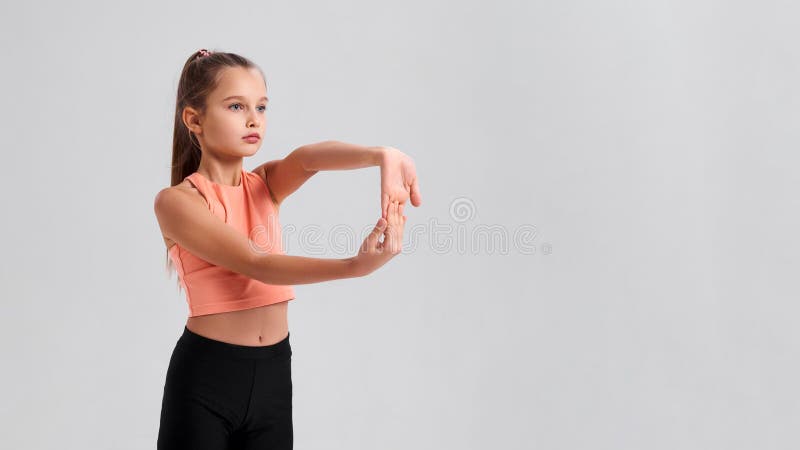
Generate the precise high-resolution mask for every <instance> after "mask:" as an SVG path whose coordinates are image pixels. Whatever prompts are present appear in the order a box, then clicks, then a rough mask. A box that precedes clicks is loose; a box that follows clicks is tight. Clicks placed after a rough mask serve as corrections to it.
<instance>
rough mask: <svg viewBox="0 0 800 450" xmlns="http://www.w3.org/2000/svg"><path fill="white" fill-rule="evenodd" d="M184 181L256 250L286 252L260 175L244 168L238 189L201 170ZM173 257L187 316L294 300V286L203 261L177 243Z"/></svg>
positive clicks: (272, 205) (274, 213)
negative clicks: (215, 181) (252, 276)
mask: <svg viewBox="0 0 800 450" xmlns="http://www.w3.org/2000/svg"><path fill="white" fill-rule="evenodd" d="M186 178H188V179H189V181H191V183H192V184H193V185H194V186H195V187H196V188H197V190H198V191H200V194H201V195H202V196H203V197H204V198H205V199H206V202H207V203H208V208H209V210H210V211H211V213H212V214H214V215H215V216H216V217H218V218H219V219H220V220H222V221H224V222H225V223H226V224H228V225H229V226H232V227H233V228H235V229H236V230H238V231H239V232H241V233H242V234H244V235H245V236H248V237H249V239H250V243H251V245H252V246H253V249H254V250H255V251H261V252H264V253H277V254H284V251H283V246H282V243H281V227H280V222H279V221H278V214H277V211H276V209H275V207H274V204H273V203H272V198H271V197H270V193H269V188H268V187H267V184H266V183H265V182H264V180H263V179H262V178H261V176H259V175H258V174H255V173H253V172H248V171H246V170H244V169H242V177H241V180H242V181H241V183H239V185H238V186H230V185H226V184H218V183H214V182H213V181H211V180H208V179H207V178H205V177H204V176H203V175H201V174H200V173H199V172H194V173H192V174H191V175H188V176H187V177H186ZM169 256H170V259H171V260H172V263H173V264H174V265H175V269H176V271H177V273H178V279H179V281H180V284H181V286H182V287H183V289H184V291H185V292H186V302H187V303H188V305H189V317H195V316H202V315H206V314H216V313H221V312H228V311H238V310H242V309H249V308H255V307H258V306H264V305H270V304H273V303H278V302H283V301H287V300H293V299H294V288H293V286H291V285H285V286H282V285H272V284H266V283H262V282H261V281H258V280H255V279H252V278H249V277H247V276H245V275H242V274H240V273H237V272H233V271H231V270H229V269H227V268H225V267H221V266H216V265H213V264H211V263H209V262H207V261H206V260H204V259H201V258H199V257H197V256H195V255H193V254H191V253H189V251H188V250H186V249H184V248H182V247H180V245H179V244H178V243H177V242H176V243H175V244H173V245H172V247H170V248H169Z"/></svg>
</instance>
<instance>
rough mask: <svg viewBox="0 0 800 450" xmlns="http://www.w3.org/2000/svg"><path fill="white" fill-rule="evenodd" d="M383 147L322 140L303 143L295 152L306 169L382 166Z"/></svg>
mask: <svg viewBox="0 0 800 450" xmlns="http://www.w3.org/2000/svg"><path fill="white" fill-rule="evenodd" d="M383 151H384V150H383V147H378V146H364V145H357V144H350V143H347V142H341V141H322V142H316V143H313V144H307V145H303V146H302V147H300V148H298V149H297V150H295V151H294V152H293V153H295V154H296V155H295V156H297V157H298V158H299V159H300V162H301V163H302V165H303V167H304V168H305V169H306V170H310V171H318V170H346V169H361V168H363V167H371V166H380V165H381V158H382V156H383Z"/></svg>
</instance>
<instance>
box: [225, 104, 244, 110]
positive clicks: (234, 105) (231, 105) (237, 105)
mask: <svg viewBox="0 0 800 450" xmlns="http://www.w3.org/2000/svg"><path fill="white" fill-rule="evenodd" d="M234 106H242V104H241V103H234V104H232V105H231V106H229V107H228V109H230V108H232V107H234Z"/></svg>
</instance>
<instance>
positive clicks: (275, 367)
mask: <svg viewBox="0 0 800 450" xmlns="http://www.w3.org/2000/svg"><path fill="white" fill-rule="evenodd" d="M289 336H290V335H289V334H287V336H286V337H285V338H284V339H283V340H282V341H280V342H277V343H275V344H272V345H267V346H263V347H256V346H246V345H236V344H229V343H227V342H222V341H217V340H215V339H210V338H207V337H205V336H201V335H199V334H197V333H194V332H192V331H190V330H189V329H188V328H186V327H185V326H184V328H183V334H182V335H181V337H180V338H179V339H178V342H177V344H176V345H175V349H174V350H173V352H172V357H171V358H170V360H169V368H168V369H167V377H166V382H165V383H164V396H163V400H162V404H161V422H160V426H159V430H158V443H157V448H158V449H159V450H167V449H195V450H212V449H213V450H222V449H280V450H284V449H291V448H292V445H293V437H294V436H293V432H292V347H291V345H289Z"/></svg>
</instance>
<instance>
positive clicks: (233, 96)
mask: <svg viewBox="0 0 800 450" xmlns="http://www.w3.org/2000/svg"><path fill="white" fill-rule="evenodd" d="M233 98H238V99H240V100H244V99H245V98H244V97H242V96H241V95H231V96H228V97H225V98H223V99H222V101H223V102H227V101H228V100H230V99H233ZM259 100H266V101H269V99H268V98H267V97H261V98H260V99H259Z"/></svg>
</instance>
